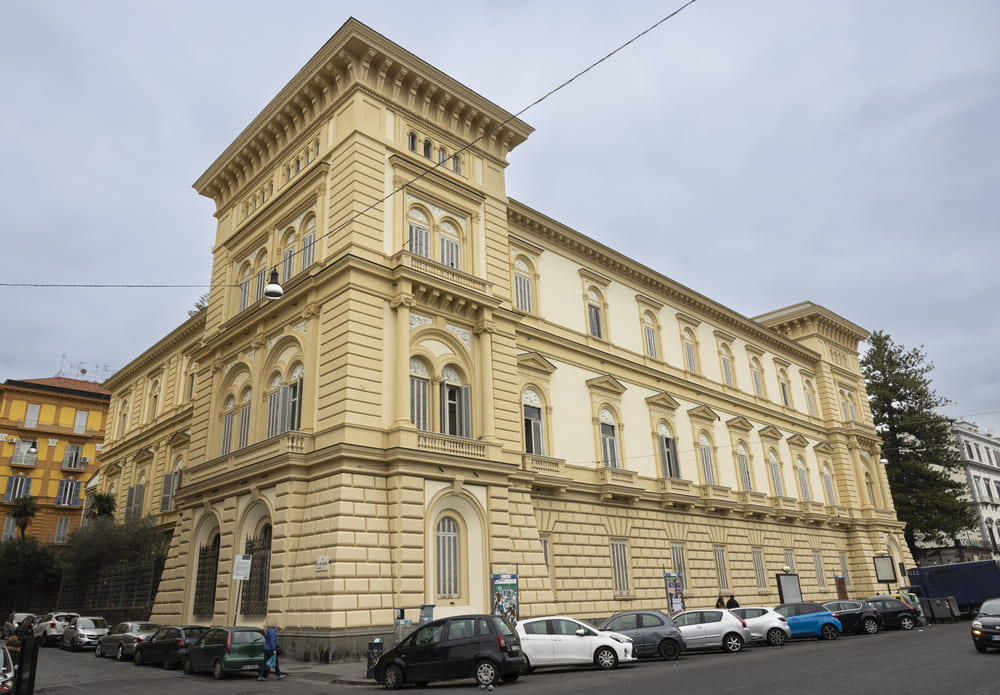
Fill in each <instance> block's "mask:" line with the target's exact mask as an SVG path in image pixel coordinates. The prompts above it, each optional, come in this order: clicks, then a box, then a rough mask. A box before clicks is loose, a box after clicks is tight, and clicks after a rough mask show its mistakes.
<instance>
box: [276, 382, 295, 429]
mask: <svg viewBox="0 0 1000 695" xmlns="http://www.w3.org/2000/svg"><path fill="white" fill-rule="evenodd" d="M291 409H292V387H291V386H289V385H288V384H282V385H281V388H280V389H278V429H277V431H276V432H275V434H281V433H282V432H287V431H288V430H289V427H288V423H289V422H290V418H291Z"/></svg>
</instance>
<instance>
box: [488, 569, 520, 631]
mask: <svg viewBox="0 0 1000 695" xmlns="http://www.w3.org/2000/svg"><path fill="white" fill-rule="evenodd" d="M517 611H518V601H517V575H516V574H494V575H493V615H500V616H503V617H504V618H507V620H509V621H510V624H511V625H516V624H517Z"/></svg>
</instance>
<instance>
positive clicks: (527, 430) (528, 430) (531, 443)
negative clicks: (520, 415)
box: [524, 405, 545, 456]
mask: <svg viewBox="0 0 1000 695" xmlns="http://www.w3.org/2000/svg"><path fill="white" fill-rule="evenodd" d="M524 451H525V453H528V454H538V455H539V456H544V455H545V442H544V440H543V437H542V409H541V408H536V407H535V406H532V405H525V406H524Z"/></svg>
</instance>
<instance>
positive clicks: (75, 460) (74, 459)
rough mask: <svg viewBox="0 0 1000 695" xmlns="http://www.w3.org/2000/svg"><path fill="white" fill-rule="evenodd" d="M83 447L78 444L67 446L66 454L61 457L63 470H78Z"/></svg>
mask: <svg viewBox="0 0 1000 695" xmlns="http://www.w3.org/2000/svg"><path fill="white" fill-rule="evenodd" d="M82 449H83V446H81V445H80V444H67V445H66V453H65V454H64V455H63V462H62V467H63V468H72V469H76V468H80V452H81V450H82Z"/></svg>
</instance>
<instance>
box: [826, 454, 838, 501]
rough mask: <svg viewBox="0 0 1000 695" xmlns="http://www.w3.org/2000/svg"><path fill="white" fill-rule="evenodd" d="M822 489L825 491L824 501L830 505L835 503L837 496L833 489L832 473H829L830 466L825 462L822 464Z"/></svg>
mask: <svg viewBox="0 0 1000 695" xmlns="http://www.w3.org/2000/svg"><path fill="white" fill-rule="evenodd" d="M823 490H824V491H825V492H826V503H827V504H829V505H831V506H832V505H835V504H837V496H836V495H835V494H834V489H833V475H831V473H830V466H829V465H828V464H825V463H824V464H823Z"/></svg>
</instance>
